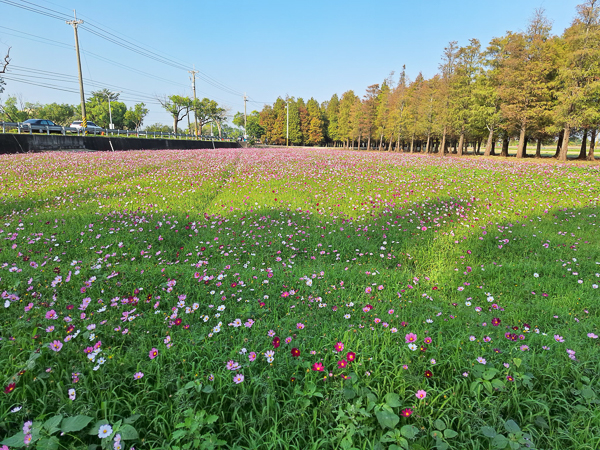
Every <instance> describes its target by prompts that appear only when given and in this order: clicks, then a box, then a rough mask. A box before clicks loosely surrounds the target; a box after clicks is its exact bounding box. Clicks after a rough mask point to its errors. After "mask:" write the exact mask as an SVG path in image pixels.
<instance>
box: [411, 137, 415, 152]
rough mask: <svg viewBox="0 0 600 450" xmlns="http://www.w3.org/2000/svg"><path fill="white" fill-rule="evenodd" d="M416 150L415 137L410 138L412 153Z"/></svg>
mask: <svg viewBox="0 0 600 450" xmlns="http://www.w3.org/2000/svg"><path fill="white" fill-rule="evenodd" d="M414 150H415V135H414V134H413V135H412V138H410V152H411V153H412V152H413V151H414Z"/></svg>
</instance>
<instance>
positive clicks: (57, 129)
mask: <svg viewBox="0 0 600 450" xmlns="http://www.w3.org/2000/svg"><path fill="white" fill-rule="evenodd" d="M23 130H25V131H31V132H34V131H38V132H40V133H47V132H50V133H62V130H63V128H62V127H61V126H60V125H56V124H55V123H54V122H52V121H51V120H46V119H27V120H26V121H25V122H23Z"/></svg>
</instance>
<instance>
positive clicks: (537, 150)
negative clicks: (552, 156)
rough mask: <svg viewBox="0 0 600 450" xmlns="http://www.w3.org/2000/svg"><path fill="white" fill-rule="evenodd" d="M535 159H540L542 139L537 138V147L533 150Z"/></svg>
mask: <svg viewBox="0 0 600 450" xmlns="http://www.w3.org/2000/svg"><path fill="white" fill-rule="evenodd" d="M535 157H536V158H541V157H542V138H539V139H538V140H537V147H536V148H535Z"/></svg>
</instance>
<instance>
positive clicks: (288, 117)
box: [285, 100, 290, 147]
mask: <svg viewBox="0 0 600 450" xmlns="http://www.w3.org/2000/svg"><path fill="white" fill-rule="evenodd" d="M285 109H287V125H286V130H287V131H286V132H285V146H286V147H289V145H290V144H289V141H290V103H289V100H286V101H285Z"/></svg>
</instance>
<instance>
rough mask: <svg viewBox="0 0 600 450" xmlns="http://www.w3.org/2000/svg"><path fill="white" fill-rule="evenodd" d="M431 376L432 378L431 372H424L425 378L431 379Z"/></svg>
mask: <svg viewBox="0 0 600 450" xmlns="http://www.w3.org/2000/svg"><path fill="white" fill-rule="evenodd" d="M432 376H433V373H432V372H431V370H426V371H425V378H431V377H432Z"/></svg>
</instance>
